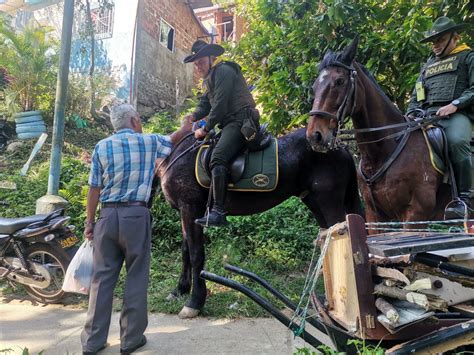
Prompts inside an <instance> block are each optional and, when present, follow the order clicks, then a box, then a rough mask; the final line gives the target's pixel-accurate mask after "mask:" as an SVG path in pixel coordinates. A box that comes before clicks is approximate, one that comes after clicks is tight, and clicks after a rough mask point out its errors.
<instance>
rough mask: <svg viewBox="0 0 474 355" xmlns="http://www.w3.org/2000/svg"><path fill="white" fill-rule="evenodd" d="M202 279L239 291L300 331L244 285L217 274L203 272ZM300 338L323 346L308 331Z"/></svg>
mask: <svg viewBox="0 0 474 355" xmlns="http://www.w3.org/2000/svg"><path fill="white" fill-rule="evenodd" d="M201 277H202V278H203V279H206V280H209V281H213V282H216V283H218V284H221V285H224V286H227V287H229V288H232V289H234V290H237V291H239V292H241V293H243V294H244V295H246V296H247V297H248V298H250V299H251V300H252V301H254V302H255V303H257V304H258V305H259V306H261V307H262V308H263V309H265V310H266V311H267V312H268V313H270V314H271V315H272V316H273V317H275V318H276V319H277V320H279V321H280V323H282V324H283V325H285V326H286V327H287V328H289V329H290V330H292V331H295V330H298V326H297V325H296V324H294V323H292V322H291V319H290V318H288V317H287V316H285V315H284V314H283V313H282V312H280V311H279V310H278V309H276V308H275V306H273V305H272V304H271V303H270V302H269V301H268V300H267V299H265V298H263V297H262V296H260V295H259V294H257V293H256V292H254V291H253V290H251V289H249V288H247V287H245V286H244V285H242V284H240V283H238V282H236V281H234V280H231V279H228V278H226V277H222V276H219V275H216V274H213V273H211V272H207V271H204V270H203V271H201ZM299 337H300V338H302V339H303V340H304V341H306V342H308V343H309V344H311V346H313V347H315V348H316V347H318V346H319V345H322V344H323V343H322V342H320V341H319V340H318V339H316V338H315V337H314V336H312V335H311V334H309V333H308V332H306V330H303V332H302V333H301V334H300V335H299Z"/></svg>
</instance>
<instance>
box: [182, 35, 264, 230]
mask: <svg viewBox="0 0 474 355" xmlns="http://www.w3.org/2000/svg"><path fill="white" fill-rule="evenodd" d="M191 50H192V52H193V54H190V55H188V56H187V57H186V58H184V62H185V63H194V65H195V68H196V69H197V72H198V74H199V75H200V76H201V77H202V78H203V79H204V86H205V88H206V92H205V93H204V95H203V96H201V98H200V101H199V105H198V106H197V108H196V109H195V111H194V112H193V113H192V114H191V115H189V116H187V117H186V119H187V120H189V121H192V122H195V121H198V120H200V119H202V118H203V117H205V116H207V117H208V118H207V122H206V125H205V126H204V127H202V128H199V129H198V130H196V132H195V137H196V138H197V139H201V138H204V137H205V136H206V135H207V134H208V133H209V131H210V130H212V129H213V128H214V127H215V126H217V125H218V126H219V127H220V128H221V129H222V133H221V138H220V139H219V141H218V142H217V144H216V147H215V148H214V151H213V152H212V155H211V163H210V165H211V173H212V194H213V197H214V204H213V206H212V209H211V211H210V212H209V215H207V216H204V217H202V218H199V219H197V220H196V223H197V224H199V225H201V226H206V227H207V226H215V227H219V226H224V225H226V224H227V219H226V210H225V197H226V192H227V183H228V180H229V179H228V175H229V163H230V161H231V160H232V159H233V158H235V156H236V155H237V154H238V153H239V152H240V151H241V150H242V149H243V148H244V147H245V145H246V142H247V141H251V140H253V139H254V138H255V137H256V135H257V129H258V126H259V117H260V116H259V113H258V111H257V110H256V109H255V101H254V99H253V97H252V94H251V93H250V90H249V88H248V87H247V84H246V82H245V78H244V76H243V75H242V72H241V70H240V66H239V65H238V64H236V63H234V62H230V61H222V60H221V59H220V58H218V57H219V56H220V55H221V54H222V53H224V48H223V47H221V46H219V45H218V44H208V43H206V42H204V41H202V40H197V41H196V42H194V44H193V46H192V49H191Z"/></svg>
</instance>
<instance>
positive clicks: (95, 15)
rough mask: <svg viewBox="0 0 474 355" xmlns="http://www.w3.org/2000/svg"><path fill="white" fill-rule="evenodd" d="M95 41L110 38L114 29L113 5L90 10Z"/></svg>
mask: <svg viewBox="0 0 474 355" xmlns="http://www.w3.org/2000/svg"><path fill="white" fill-rule="evenodd" d="M91 16H92V23H93V24H94V32H95V38H96V39H105V38H111V37H112V34H113V29H114V5H109V6H106V7H102V8H100V7H98V8H96V9H91Z"/></svg>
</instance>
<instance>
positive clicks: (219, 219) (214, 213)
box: [194, 209, 227, 227]
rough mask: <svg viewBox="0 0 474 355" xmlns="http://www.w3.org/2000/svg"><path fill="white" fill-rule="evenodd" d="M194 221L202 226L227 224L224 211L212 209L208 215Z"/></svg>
mask: <svg viewBox="0 0 474 355" xmlns="http://www.w3.org/2000/svg"><path fill="white" fill-rule="evenodd" d="M194 223H196V224H199V225H200V226H203V227H223V226H226V225H227V218H226V213H225V212H221V211H219V210H216V209H212V210H211V212H209V215H205V216H204V217H202V218H198V219H196V220H195V221H194Z"/></svg>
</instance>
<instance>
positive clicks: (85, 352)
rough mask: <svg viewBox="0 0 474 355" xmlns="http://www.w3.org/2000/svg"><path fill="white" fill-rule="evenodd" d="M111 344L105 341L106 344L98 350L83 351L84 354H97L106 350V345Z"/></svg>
mask: <svg viewBox="0 0 474 355" xmlns="http://www.w3.org/2000/svg"><path fill="white" fill-rule="evenodd" d="M108 346H110V344H109V343H105V344H104V345H102V346H101V347H100V348H99V349H97V350H96V351H83V352H82V355H96V354H97V353H98V352H99V351H102V350H104V349H105V348H106V347H108Z"/></svg>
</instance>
